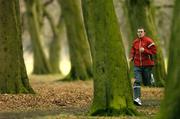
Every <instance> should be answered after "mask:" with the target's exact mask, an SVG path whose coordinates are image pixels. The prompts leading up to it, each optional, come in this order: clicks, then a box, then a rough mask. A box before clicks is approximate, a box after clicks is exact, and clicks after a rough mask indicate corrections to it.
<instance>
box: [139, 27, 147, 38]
mask: <svg viewBox="0 0 180 119" xmlns="http://www.w3.org/2000/svg"><path fill="white" fill-rule="evenodd" d="M144 35H145V32H144V29H138V30H137V36H138V38H142V37H144Z"/></svg>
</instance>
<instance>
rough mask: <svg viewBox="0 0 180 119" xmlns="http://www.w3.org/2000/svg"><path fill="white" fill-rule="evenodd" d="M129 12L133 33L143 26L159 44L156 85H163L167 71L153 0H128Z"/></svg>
mask: <svg viewBox="0 0 180 119" xmlns="http://www.w3.org/2000/svg"><path fill="white" fill-rule="evenodd" d="M126 2H127V7H128V13H129V21H130V24H131V25H130V26H131V30H132V35H133V36H136V32H137V28H138V27H143V28H144V29H145V31H146V34H147V36H149V37H151V38H152V39H153V40H154V42H155V44H156V46H157V55H156V56H155V64H156V65H155V67H154V75H155V76H154V77H155V85H156V86H163V85H164V81H165V77H166V72H165V64H164V59H163V54H162V50H161V46H160V42H159V38H158V36H157V30H156V26H155V20H154V18H155V17H154V9H153V6H152V1H151V0H127V1H126Z"/></svg>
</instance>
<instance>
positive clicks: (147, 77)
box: [142, 67, 152, 86]
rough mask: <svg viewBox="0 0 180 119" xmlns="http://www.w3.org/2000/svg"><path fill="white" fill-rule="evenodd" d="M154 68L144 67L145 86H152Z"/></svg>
mask: <svg viewBox="0 0 180 119" xmlns="http://www.w3.org/2000/svg"><path fill="white" fill-rule="evenodd" d="M151 75H152V67H143V69H142V81H143V84H144V85H145V86H151V80H152V79H151V78H152V76H151Z"/></svg>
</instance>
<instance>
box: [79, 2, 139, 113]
mask: <svg viewBox="0 0 180 119" xmlns="http://www.w3.org/2000/svg"><path fill="white" fill-rule="evenodd" d="M82 3H83V4H84V6H86V7H83V11H84V12H83V13H85V12H86V13H87V12H88V13H90V11H88V10H91V14H89V15H90V16H88V15H87V14H84V17H85V18H84V19H86V20H85V21H86V22H87V20H88V19H87V18H89V17H91V18H92V19H91V21H89V22H91V23H86V25H87V24H89V25H90V26H86V28H92V29H87V31H91V33H93V34H94V38H92V37H93V36H90V35H91V34H90V33H88V38H89V40H94V41H90V43H91V47H92V49H95V50H92V51H94V52H93V53H92V54H93V71H94V72H93V74H94V99H93V104H92V106H91V109H90V114H91V115H109V116H110V115H121V114H122V115H123V114H125V115H126V114H127V115H135V114H136V110H135V108H134V106H133V102H132V100H133V99H132V87H131V83H130V79H129V73H128V65H127V60H126V56H125V50H124V46H123V42H122V38H121V34H120V30H119V25H118V21H117V18H116V15H115V10H114V6H113V1H112V0H85V1H84V2H82ZM91 15H92V16H91ZM86 17H87V18H86Z"/></svg>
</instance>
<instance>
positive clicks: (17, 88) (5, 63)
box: [0, 0, 34, 94]
mask: <svg viewBox="0 0 180 119" xmlns="http://www.w3.org/2000/svg"><path fill="white" fill-rule="evenodd" d="M0 19H1V20H0V46H1V50H0V54H1V56H0V62H1V63H0V67H1V68H0V93H1V94H2V93H34V91H33V89H32V88H31V86H30V84H29V79H28V76H27V73H26V68H25V64H24V59H23V49H22V40H21V28H20V27H21V24H20V11H19V0H0Z"/></svg>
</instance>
